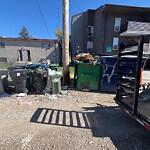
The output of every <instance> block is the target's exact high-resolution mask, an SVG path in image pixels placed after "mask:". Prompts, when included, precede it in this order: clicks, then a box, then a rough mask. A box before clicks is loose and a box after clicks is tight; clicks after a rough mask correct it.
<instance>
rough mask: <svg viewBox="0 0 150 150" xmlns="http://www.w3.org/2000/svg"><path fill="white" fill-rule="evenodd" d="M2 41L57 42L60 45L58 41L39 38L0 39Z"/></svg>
mask: <svg viewBox="0 0 150 150" xmlns="http://www.w3.org/2000/svg"><path fill="white" fill-rule="evenodd" d="M0 39H4V40H9V41H39V42H55V43H58V42H59V40H57V39H38V38H11V37H0Z"/></svg>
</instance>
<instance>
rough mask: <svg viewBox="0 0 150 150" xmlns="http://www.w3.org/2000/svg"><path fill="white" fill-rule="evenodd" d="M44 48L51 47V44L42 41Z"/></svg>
mask: <svg viewBox="0 0 150 150" xmlns="http://www.w3.org/2000/svg"><path fill="white" fill-rule="evenodd" d="M42 48H46V49H49V48H50V44H49V43H42Z"/></svg>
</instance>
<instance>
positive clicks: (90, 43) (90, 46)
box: [87, 41, 93, 51]
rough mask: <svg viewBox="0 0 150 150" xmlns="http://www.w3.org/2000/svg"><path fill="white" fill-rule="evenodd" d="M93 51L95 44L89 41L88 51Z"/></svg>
mask: <svg viewBox="0 0 150 150" xmlns="http://www.w3.org/2000/svg"><path fill="white" fill-rule="evenodd" d="M92 50H93V42H92V41H88V42H87V51H92Z"/></svg>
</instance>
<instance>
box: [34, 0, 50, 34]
mask: <svg viewBox="0 0 150 150" xmlns="http://www.w3.org/2000/svg"><path fill="white" fill-rule="evenodd" d="M36 3H37V6H38V8H39V11H40V14H41V16H42V19H43V22H44V25H45V28H46V30H47V33H48V35H49V36H50V32H49V29H48V26H47V23H46V21H45V18H44V15H43V12H42V9H41V7H40V4H39V2H38V0H36Z"/></svg>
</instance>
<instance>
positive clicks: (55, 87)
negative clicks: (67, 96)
mask: <svg viewBox="0 0 150 150" xmlns="http://www.w3.org/2000/svg"><path fill="white" fill-rule="evenodd" d="M48 75H49V79H48V81H49V87H50V90H51V91H52V94H59V93H60V92H61V75H62V72H61V71H55V70H51V69H48Z"/></svg>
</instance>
